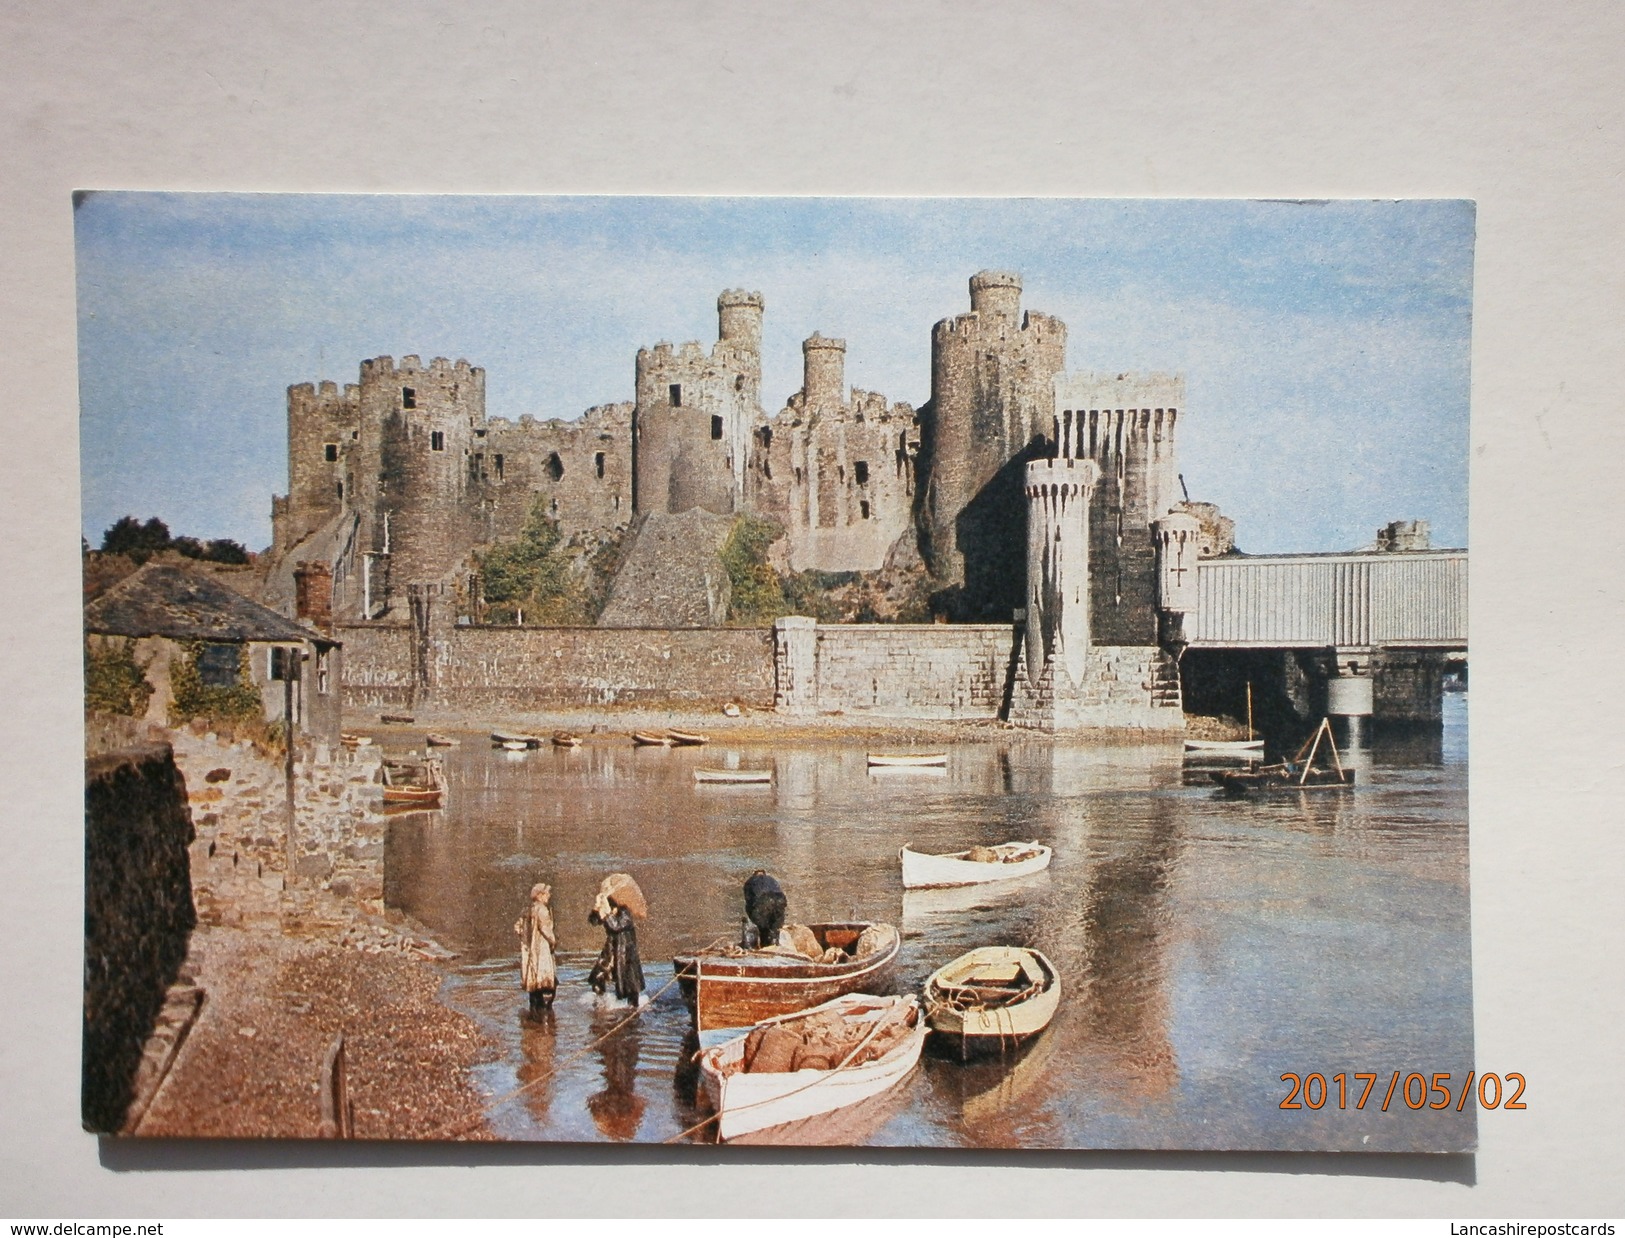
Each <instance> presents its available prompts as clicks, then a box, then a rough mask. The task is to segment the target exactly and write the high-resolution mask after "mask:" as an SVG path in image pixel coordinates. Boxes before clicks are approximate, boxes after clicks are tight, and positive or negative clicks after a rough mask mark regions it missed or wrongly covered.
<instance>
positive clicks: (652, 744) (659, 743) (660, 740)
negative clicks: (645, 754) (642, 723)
mask: <svg viewBox="0 0 1625 1238" xmlns="http://www.w3.org/2000/svg"><path fill="white" fill-rule="evenodd" d="M632 742H633V743H634V744H636V745H637V746H638V747H639V748H670V747H671V737H670V736H669V735H656V734H655V733H654V732H652V731H633V732H632Z"/></svg>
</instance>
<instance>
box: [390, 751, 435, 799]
mask: <svg viewBox="0 0 1625 1238" xmlns="http://www.w3.org/2000/svg"><path fill="white" fill-rule="evenodd" d="M381 772H382V776H383V779H384V803H385V805H391V804H413V805H416V806H418V807H420V808H436V807H439V805H440V796H441V793H442V792H443V791H444V790H445V782H444V780H443V779H442V778H441V777H440V758H438V757H431V758H430V759H429V760H428V761H427V762H425V763H424V764H422V765H411V764H406V763H402V762H396V761H388V762H385V763H384V765H383V768H382V771H381Z"/></svg>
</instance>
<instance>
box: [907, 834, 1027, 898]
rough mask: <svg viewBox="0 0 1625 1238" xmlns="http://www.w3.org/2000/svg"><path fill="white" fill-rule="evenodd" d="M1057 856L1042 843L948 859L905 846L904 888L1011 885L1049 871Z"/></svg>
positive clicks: (973, 850)
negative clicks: (1004, 883)
mask: <svg viewBox="0 0 1625 1238" xmlns="http://www.w3.org/2000/svg"><path fill="white" fill-rule="evenodd" d="M1053 855H1054V852H1053V851H1051V849H1050V848H1048V847H1046V846H1045V845H1044V844H1043V843H1041V842H1030V843H1022V842H1008V843H999V844H998V845H997V846H995V847H971V848H969V849H968V850H966V851H954V852H950V853H949V854H947V855H929V854H927V853H926V852H924V851H914V850H912V849H910V848H909V846H908V845H907V844H906V843H905V844H904V845H903V848H902V850H900V851H899V852H898V853H897V856H898V858H899V859H900V860H902V862H903V888H904V889H905V890H921V889H929V888H931V887H933V886H965V885H978V884H980V883H981V882H984V881H1008V880H1009V879H1010V878H1012V877H1026V876H1028V875H1029V874H1032V873H1036V872H1041V871H1042V870H1044V869H1046V868H1048V867H1049V862H1050V858H1051V856H1053Z"/></svg>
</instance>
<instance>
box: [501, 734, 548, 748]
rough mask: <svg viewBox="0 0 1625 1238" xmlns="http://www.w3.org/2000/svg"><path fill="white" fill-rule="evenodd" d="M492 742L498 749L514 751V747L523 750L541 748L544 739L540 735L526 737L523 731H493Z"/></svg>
mask: <svg viewBox="0 0 1625 1238" xmlns="http://www.w3.org/2000/svg"><path fill="white" fill-rule="evenodd" d="M491 742H492V743H493V744H495V745H496V746H497V747H498V748H508V749H512V748H513V747H514V745H516V744H517V745H518V746H519V747H521V748H540V747H541V746H542V739H541V736H539V735H526V734H525V733H524V732H522V731H492V732H491Z"/></svg>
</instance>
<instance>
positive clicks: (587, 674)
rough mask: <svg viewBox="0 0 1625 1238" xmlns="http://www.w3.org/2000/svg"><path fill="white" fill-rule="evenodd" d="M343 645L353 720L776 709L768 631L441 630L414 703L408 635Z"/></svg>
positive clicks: (404, 631) (384, 634)
mask: <svg viewBox="0 0 1625 1238" xmlns="http://www.w3.org/2000/svg"><path fill="white" fill-rule="evenodd" d="M357 635H359V636H360V639H358V640H357V639H354V638H355V637H356V636H357ZM338 636H339V639H341V640H343V641H344V642H345V652H346V654H347V656H346V658H345V661H344V667H345V676H346V677H345V704H346V706H347V707H348V708H351V709H356V710H363V709H364V710H372V709H378V708H389V707H396V706H398V707H404V706H407V705H409V704H416V705H423V706H442V707H445V708H450V709H468V710H481V709H499V708H500V709H520V710H523V709H545V708H549V707H553V706H559V705H643V704H647V705H663V704H705V703H717V704H721V703H722V702H725V701H740V702H742V703H746V704H754V705H760V706H764V707H765V706H767V705H769V704H770V703H771V702H772V700H773V633H772V632H771V631H769V630H767V629H763V628H680V629H665V628H529V627H527V628H512V627H483V626H473V625H463V626H457V627H448V628H437V629H435V630H434V631H433V633H432V635H431V637H430V640H429V652H428V657H427V659H426V660H425V665H424V677H425V679H426V681H427V682H425V683H423V684H421V685H420V686H419V692H418V695H417V697H416V698H415V699H414V698H413V695H412V678H413V673H412V658H411V630H410V629H409V628H407V627H404V626H402V627H399V628H395V629H386V628H382V627H380V626H379V625H366V626H361V627H354V628H351V627H345V628H341V629H340V630H339V633H338ZM352 641H353V643H352Z"/></svg>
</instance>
